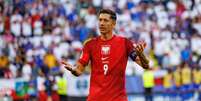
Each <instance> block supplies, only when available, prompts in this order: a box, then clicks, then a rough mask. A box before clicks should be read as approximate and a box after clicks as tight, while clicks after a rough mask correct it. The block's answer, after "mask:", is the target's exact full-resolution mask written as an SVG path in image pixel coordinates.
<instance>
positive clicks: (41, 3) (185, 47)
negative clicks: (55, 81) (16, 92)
mask: <svg viewBox="0 0 201 101" xmlns="http://www.w3.org/2000/svg"><path fill="white" fill-rule="evenodd" d="M101 8H109V9H112V10H114V11H116V13H117V25H116V28H115V30H114V33H116V34H118V35H121V36H124V37H127V38H129V39H130V40H133V42H136V43H137V42H139V41H145V42H147V44H148V45H147V48H146V50H145V53H146V54H147V55H148V56H149V59H150V61H151V63H150V66H151V68H153V70H166V71H172V72H176V71H177V70H180V69H179V68H181V69H182V68H184V67H187V68H186V69H185V70H186V71H188V72H187V74H190V76H189V77H190V78H193V76H194V75H196V76H195V77H197V79H196V83H198V84H200V83H201V70H200V68H201V1H200V0H0V78H7V79H10V78H18V77H23V78H24V79H26V80H28V81H32V80H35V79H38V78H39V77H41V78H42V77H43V78H51V77H50V75H51V76H52V75H53V76H55V75H58V76H59V75H61V74H62V73H61V71H60V67H61V65H60V61H61V60H62V59H64V60H68V61H70V62H72V64H73V63H74V62H75V60H76V59H77V58H78V57H79V54H80V51H81V49H82V47H83V43H84V41H85V40H87V39H88V38H91V37H95V36H97V35H99V32H98V26H97V23H98V19H97V12H98V11H99V10H100V9H101ZM117 44H118V43H117ZM129 62H130V61H129ZM132 68H133V65H128V69H127V70H129V71H127V75H134V74H135V70H133V69H132ZM185 70H184V71H185ZM195 72H196V73H195ZM86 73H88V72H86ZM184 73H185V72H184ZM179 75H185V74H182V73H179ZM39 79H40V78H39ZM39 81H40V82H43V81H45V80H43V79H40V80H39ZM190 83H195V82H194V81H193V79H192V80H191V79H190ZM38 89H44V88H38Z"/></svg>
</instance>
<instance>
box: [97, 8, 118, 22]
mask: <svg viewBox="0 0 201 101" xmlns="http://www.w3.org/2000/svg"><path fill="white" fill-rule="evenodd" d="M102 13H106V14H109V15H110V17H111V18H112V20H114V21H116V20H117V15H116V13H115V12H114V11H112V10H110V9H101V10H100V11H99V13H98V16H99V15H100V14H102Z"/></svg>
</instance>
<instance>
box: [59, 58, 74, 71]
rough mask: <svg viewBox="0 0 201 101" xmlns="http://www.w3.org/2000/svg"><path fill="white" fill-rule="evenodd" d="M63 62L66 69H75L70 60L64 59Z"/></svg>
mask: <svg viewBox="0 0 201 101" xmlns="http://www.w3.org/2000/svg"><path fill="white" fill-rule="evenodd" d="M61 64H63V65H64V68H65V69H67V70H69V71H73V68H72V67H73V66H72V65H71V64H69V63H68V62H66V61H65V60H62V61H61Z"/></svg>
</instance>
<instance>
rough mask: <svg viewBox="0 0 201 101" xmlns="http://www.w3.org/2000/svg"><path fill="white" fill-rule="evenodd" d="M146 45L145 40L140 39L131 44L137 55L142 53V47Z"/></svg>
mask: <svg viewBox="0 0 201 101" xmlns="http://www.w3.org/2000/svg"><path fill="white" fill-rule="evenodd" d="M146 46H147V44H146V42H144V41H142V42H139V43H137V44H133V47H134V50H135V51H136V53H137V55H140V54H142V53H143V51H144V48H145V47H146Z"/></svg>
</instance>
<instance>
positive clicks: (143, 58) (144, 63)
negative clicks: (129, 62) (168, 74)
mask: <svg viewBox="0 0 201 101" xmlns="http://www.w3.org/2000/svg"><path fill="white" fill-rule="evenodd" d="M138 56H139V58H140V62H141V64H142V67H143V68H144V69H148V68H149V60H148V59H147V58H146V56H145V55H144V53H141V54H139V55H138Z"/></svg>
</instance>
